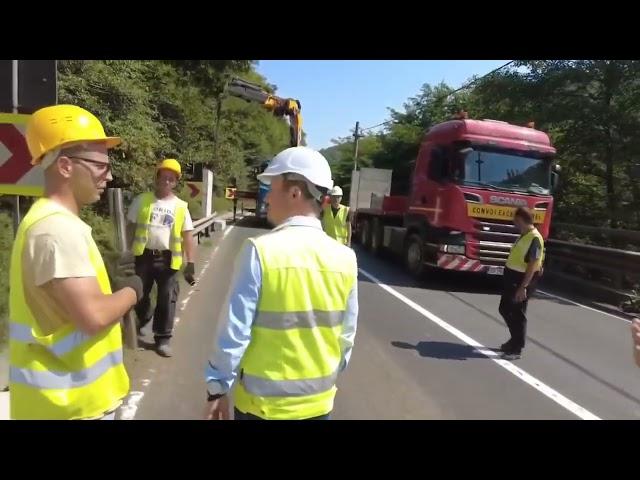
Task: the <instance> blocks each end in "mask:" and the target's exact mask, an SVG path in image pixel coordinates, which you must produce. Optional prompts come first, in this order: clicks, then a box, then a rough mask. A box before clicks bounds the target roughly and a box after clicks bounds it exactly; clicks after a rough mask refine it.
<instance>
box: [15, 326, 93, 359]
mask: <svg viewBox="0 0 640 480" xmlns="http://www.w3.org/2000/svg"><path fill="white" fill-rule="evenodd" d="M9 338H10V339H11V340H14V341H17V342H25V343H37V340H36V338H35V337H34V336H33V334H32V333H31V327H29V326H28V325H22V324H20V323H14V322H11V323H10V324H9ZM91 338H92V336H91V335H88V334H86V333H82V332H81V331H79V330H72V331H71V333H70V334H69V335H67V336H66V337H63V338H61V339H60V340H57V341H56V342H55V343H52V344H51V345H45V348H47V349H48V350H51V352H52V353H53V354H54V355H55V356H57V357H62V356H63V355H65V354H67V353H69V352H70V351H71V350H73V349H74V348H76V347H78V346H80V345H81V344H82V343H84V342H86V341H87V340H89V339H91Z"/></svg>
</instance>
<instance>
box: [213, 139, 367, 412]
mask: <svg viewBox="0 0 640 480" xmlns="http://www.w3.org/2000/svg"><path fill="white" fill-rule="evenodd" d="M259 180H260V181H261V182H263V183H266V184H270V185H271V189H270V190H269V193H268V197H267V202H268V204H269V208H268V210H267V217H268V220H269V221H270V222H271V223H272V224H273V225H276V227H275V228H274V229H273V230H272V231H271V232H269V233H267V234H265V235H263V236H261V237H257V238H252V239H250V240H249V241H247V242H246V243H245V245H244V247H243V248H242V250H241V253H240V255H239V256H238V259H237V263H236V271H235V272H234V276H233V278H234V280H233V282H232V284H231V293H230V296H229V300H228V303H227V304H226V305H225V306H224V307H223V309H222V314H221V315H222V316H221V318H220V325H219V332H220V333H219V334H218V338H217V341H216V348H215V351H214V353H213V355H212V356H211V359H210V361H209V363H208V365H207V367H206V374H205V375H206V378H205V379H206V382H207V390H208V392H207V395H208V402H207V404H206V409H205V418H207V419H227V418H229V415H230V411H229V408H230V406H229V400H228V398H229V392H230V389H231V387H232V385H234V384H235V390H234V400H235V419H236V420H249V419H252V420H253V419H266V420H302V419H327V418H328V416H329V414H330V413H331V410H332V409H333V401H334V397H335V394H336V387H335V384H336V378H337V376H338V374H339V373H340V372H341V371H343V370H344V368H345V367H346V365H347V363H348V361H349V357H350V355H351V349H352V347H353V341H354V337H355V333H356V321H357V316H358V297H357V264H356V257H355V254H354V252H353V250H351V249H349V248H347V247H345V246H344V245H340V244H339V243H338V242H335V241H334V240H332V239H331V238H329V237H328V236H327V235H326V234H325V233H324V232H323V231H322V226H321V224H320V220H319V216H320V213H321V212H322V207H323V206H324V204H326V203H327V202H328V199H327V193H328V191H329V190H330V189H331V187H332V184H333V181H332V180H331V169H330V168H329V164H328V163H327V160H326V159H325V158H324V157H323V156H322V155H321V154H320V153H319V152H316V151H315V150H312V149H310V148H307V147H292V148H289V149H287V150H284V151H283V152H281V153H280V154H278V155H276V156H275V158H274V159H273V160H272V161H271V163H270V164H269V166H268V167H267V169H266V170H265V171H264V173H262V174H261V175H260V176H259Z"/></svg>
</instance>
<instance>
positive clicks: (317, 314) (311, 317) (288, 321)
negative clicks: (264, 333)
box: [254, 311, 344, 330]
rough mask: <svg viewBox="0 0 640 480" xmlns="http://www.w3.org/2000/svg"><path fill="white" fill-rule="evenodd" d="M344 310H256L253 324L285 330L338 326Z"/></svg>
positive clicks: (340, 323)
mask: <svg viewBox="0 0 640 480" xmlns="http://www.w3.org/2000/svg"><path fill="white" fill-rule="evenodd" d="M343 316H344V312H342V311H337V312H322V311H309V312H258V315H257V316H256V320H255V323H254V325H256V326H258V327H264V328H273V329H279V330H286V329H288V328H316V327H329V328H333V327H338V326H340V325H342V318H343Z"/></svg>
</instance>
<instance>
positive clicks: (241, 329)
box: [205, 216, 358, 395]
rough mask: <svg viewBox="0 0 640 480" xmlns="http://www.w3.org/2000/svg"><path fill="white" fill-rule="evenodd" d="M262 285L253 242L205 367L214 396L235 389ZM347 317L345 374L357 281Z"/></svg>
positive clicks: (304, 224)
mask: <svg viewBox="0 0 640 480" xmlns="http://www.w3.org/2000/svg"><path fill="white" fill-rule="evenodd" d="M282 226H287V227H301V228H317V229H320V230H322V225H321V223H320V220H318V219H317V218H312V217H303V216H296V217H291V218H289V219H288V220H287V221H286V222H284V224H283V225H282ZM261 285H262V269H261V267H260V258H259V256H258V251H257V250H256V248H255V246H254V244H253V243H252V242H249V241H247V242H246V244H245V245H244V247H243V249H242V251H241V252H240V254H239V255H238V258H237V259H236V266H235V269H234V275H233V280H232V284H231V293H230V295H229V301H228V303H227V305H226V306H225V307H224V309H223V310H222V312H221V315H222V317H221V318H220V322H219V330H218V335H217V340H216V345H215V350H214V352H213V354H212V355H211V357H210V359H209V362H208V363H207V366H206V368H205V380H206V382H207V389H208V390H209V392H210V393H211V394H214V395H215V394H217V393H226V392H228V391H229V390H231V386H232V385H233V382H234V380H235V379H236V375H237V372H238V365H240V360H241V359H242V356H243V355H244V352H245V350H246V349H247V347H248V346H249V342H250V341H251V325H252V324H253V321H254V319H255V317H256V313H257V306H258V300H259V298H260V288H261ZM344 315H345V316H344V320H343V330H342V334H341V335H340V346H341V350H342V361H341V364H340V370H341V371H342V370H344V368H345V367H346V366H347V363H348V362H349V358H350V357H351V350H352V348H353V340H354V337H355V335H356V327H357V320H358V282H357V281H356V282H355V284H354V286H353V289H352V290H351V292H350V293H349V297H348V299H347V309H346V311H345V313H344Z"/></svg>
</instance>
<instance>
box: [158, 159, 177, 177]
mask: <svg viewBox="0 0 640 480" xmlns="http://www.w3.org/2000/svg"><path fill="white" fill-rule="evenodd" d="M160 169H164V170H171V171H172V172H175V173H177V174H178V178H180V177H181V176H182V169H181V168H180V164H179V163H178V161H177V160H176V159H174V158H167V159H165V160H163V161H162V162H161V163H160V165H158V170H160Z"/></svg>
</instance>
